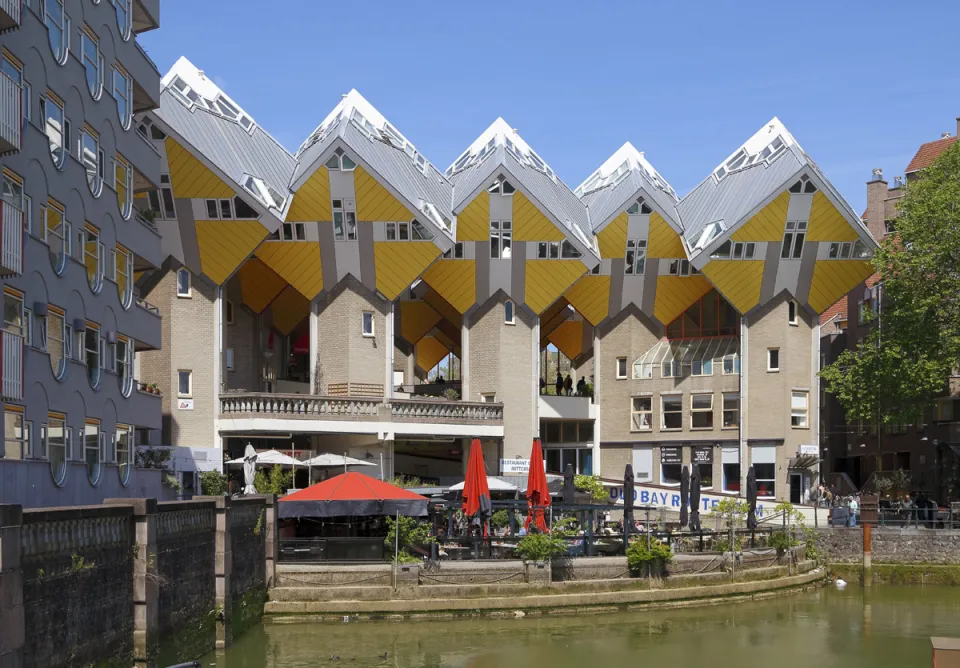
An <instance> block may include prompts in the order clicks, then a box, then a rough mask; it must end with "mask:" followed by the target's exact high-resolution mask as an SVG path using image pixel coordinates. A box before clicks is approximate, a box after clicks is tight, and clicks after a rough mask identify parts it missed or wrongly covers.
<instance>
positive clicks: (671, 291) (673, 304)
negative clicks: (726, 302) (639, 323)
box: [653, 276, 713, 323]
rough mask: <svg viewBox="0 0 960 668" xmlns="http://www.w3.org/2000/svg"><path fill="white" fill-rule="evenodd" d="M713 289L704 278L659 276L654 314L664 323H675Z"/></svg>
mask: <svg viewBox="0 0 960 668" xmlns="http://www.w3.org/2000/svg"><path fill="white" fill-rule="evenodd" d="M712 287H713V286H711V285H710V281H708V280H707V279H705V278H704V277H703V276H658V277H657V300H656V303H655V304H654V307H653V314H654V315H655V316H656V318H657V320H659V321H660V322H662V323H668V322H673V320H674V318H676V317H677V316H678V315H680V314H681V313H683V312H684V311H685V310H686V308H687V307H688V306H690V304H692V303H693V302H695V301H697V300H698V299H700V297H702V296H703V295H705V294H707V293H708V292H710V290H711V289H712Z"/></svg>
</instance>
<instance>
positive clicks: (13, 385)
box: [0, 331, 23, 401]
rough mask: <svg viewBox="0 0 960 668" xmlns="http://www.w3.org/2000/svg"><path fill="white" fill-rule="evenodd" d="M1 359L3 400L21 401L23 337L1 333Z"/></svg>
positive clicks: (5, 332)
mask: <svg viewBox="0 0 960 668" xmlns="http://www.w3.org/2000/svg"><path fill="white" fill-rule="evenodd" d="M2 336H3V358H2V359H0V374H2V377H3V379H2V385H3V398H4V399H12V400H17V401H22V400H23V337H22V336H18V335H17V334H11V333H10V332H7V331H4V332H2Z"/></svg>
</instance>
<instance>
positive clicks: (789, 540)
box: [767, 531, 800, 554]
mask: <svg viewBox="0 0 960 668" xmlns="http://www.w3.org/2000/svg"><path fill="white" fill-rule="evenodd" d="M799 544H800V541H798V540H797V539H796V538H793V537H791V536H790V534H788V533H787V532H786V531H775V532H774V533H772V534H770V539H769V540H768V541H767V545H768V546H769V547H773V548H776V550H777V554H783V553H784V552H786V551H787V550H789V549H790V548H791V547H796V546H797V545H799Z"/></svg>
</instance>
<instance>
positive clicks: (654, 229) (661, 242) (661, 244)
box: [620, 211, 687, 258]
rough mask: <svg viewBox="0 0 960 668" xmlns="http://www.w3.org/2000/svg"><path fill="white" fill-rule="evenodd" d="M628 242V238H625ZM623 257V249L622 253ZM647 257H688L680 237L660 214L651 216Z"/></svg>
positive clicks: (655, 213) (654, 213)
mask: <svg viewBox="0 0 960 668" xmlns="http://www.w3.org/2000/svg"><path fill="white" fill-rule="evenodd" d="M624 242H626V237H624ZM620 257H623V249H621V251H620ZM647 257H681V258H682V257H687V253H686V251H684V250H683V242H682V241H680V235H679V234H677V233H676V232H674V231H673V228H672V227H670V224H669V223H668V222H667V221H665V220H664V219H663V218H662V217H661V216H660V214H659V213H657V212H656V211H654V212H653V213H651V214H650V234H649V236H648V237H647Z"/></svg>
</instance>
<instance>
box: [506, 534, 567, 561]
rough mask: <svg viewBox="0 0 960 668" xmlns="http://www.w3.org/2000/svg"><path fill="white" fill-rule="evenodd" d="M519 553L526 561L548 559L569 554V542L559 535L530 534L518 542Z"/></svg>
mask: <svg viewBox="0 0 960 668" xmlns="http://www.w3.org/2000/svg"><path fill="white" fill-rule="evenodd" d="M517 554H519V555H520V558H521V559H523V560H524V561H547V560H549V559H553V558H554V557H562V556H564V555H566V554H567V544H566V543H565V542H563V539H562V538H560V537H559V536H552V535H550V534H546V533H534V534H528V535H526V536H524V537H523V538H521V539H520V542H518V543H517Z"/></svg>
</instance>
